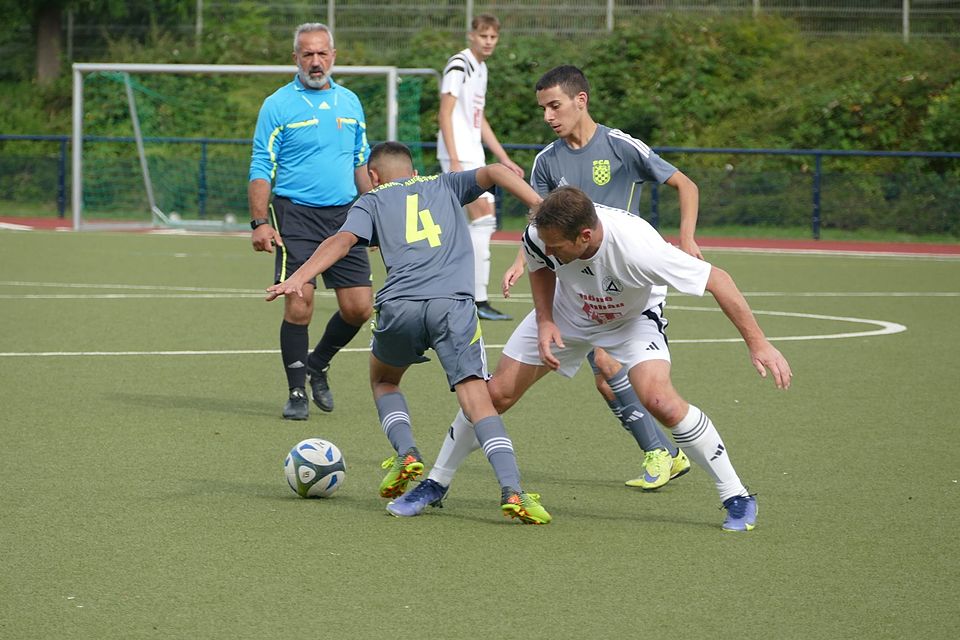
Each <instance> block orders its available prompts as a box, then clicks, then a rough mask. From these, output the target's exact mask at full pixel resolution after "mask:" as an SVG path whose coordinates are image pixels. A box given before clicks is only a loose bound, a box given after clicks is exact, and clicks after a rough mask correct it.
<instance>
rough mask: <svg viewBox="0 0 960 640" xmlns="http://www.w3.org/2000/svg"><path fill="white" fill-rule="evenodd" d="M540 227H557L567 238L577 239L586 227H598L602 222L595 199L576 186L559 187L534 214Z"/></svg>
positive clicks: (536, 225)
mask: <svg viewBox="0 0 960 640" xmlns="http://www.w3.org/2000/svg"><path fill="white" fill-rule="evenodd" d="M532 221H533V225H534V226H535V227H537V228H538V229H543V228H550V229H556V230H557V231H559V232H560V235H561V236H562V237H563V238H564V239H566V240H575V239H576V238H577V236H579V235H580V232H581V231H583V230H584V229H596V228H597V225H598V224H599V222H600V219H599V218H598V217H597V209H596V207H594V206H593V201H592V200H590V198H589V197H587V194H585V193H584V192H583V191H581V190H580V189H577V188H576V187H569V186H567V187H559V188H557V189H554V190H553V191H551V192H550V193H549V194H547V197H546V198H544V199H543V202H541V203H540V204H539V205H538V206H537V209H536V211H535V212H534V214H533V219H532Z"/></svg>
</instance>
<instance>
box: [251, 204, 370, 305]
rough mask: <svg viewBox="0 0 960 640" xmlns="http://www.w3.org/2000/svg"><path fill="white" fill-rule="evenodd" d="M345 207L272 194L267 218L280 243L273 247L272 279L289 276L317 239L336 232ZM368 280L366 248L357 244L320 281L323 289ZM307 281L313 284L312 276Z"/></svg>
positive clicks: (367, 283) (364, 284)
mask: <svg viewBox="0 0 960 640" xmlns="http://www.w3.org/2000/svg"><path fill="white" fill-rule="evenodd" d="M349 210H350V205H349V204H345V205H339V206H335V207H308V206H306V205H301V204H295V203H294V202H292V201H290V200H289V199H287V198H283V197H280V196H275V197H274V198H273V202H271V203H270V217H271V220H270V221H271V223H272V224H273V228H274V229H276V230H277V231H279V232H280V237H281V238H283V246H282V247H277V254H276V261H275V267H274V274H273V279H274V282H276V283H279V282H283V281H284V280H286V279H287V278H289V277H290V276H291V275H292V274H293V272H294V271H296V270H297V269H299V268H300V266H301V265H302V264H303V263H304V262H306V261H307V260H309V259H310V256H312V255H313V252H314V251H316V250H317V247H319V246H320V243H321V242H323V241H324V240H326V239H327V238H329V237H330V236H332V235H335V234H336V233H337V232H338V231H340V227H342V226H343V223H344V221H345V220H346V219H347V211H349ZM372 279H373V276H372V275H371V273H370V260H369V259H368V257H367V248H366V247H363V246H360V245H357V246H354V247H353V248H352V249H351V250H350V253H348V254H347V255H346V256H344V257H343V258H341V259H340V260H339V261H338V262H336V263H335V264H334V265H333V266H332V267H330V268H329V269H327V271H325V272H324V273H323V284H324V286H325V287H326V288H327V289H343V288H347V287H369V286H371V284H372V283H371V280H372ZM310 283H311V284H313V285H314V286H315V287H316V285H317V280H316V278H312V279H311V280H310Z"/></svg>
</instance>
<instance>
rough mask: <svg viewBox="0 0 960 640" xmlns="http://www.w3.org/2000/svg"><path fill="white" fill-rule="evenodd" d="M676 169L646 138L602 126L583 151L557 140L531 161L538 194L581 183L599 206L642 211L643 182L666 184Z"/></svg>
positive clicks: (533, 181) (531, 173)
mask: <svg viewBox="0 0 960 640" xmlns="http://www.w3.org/2000/svg"><path fill="white" fill-rule="evenodd" d="M676 171H677V168H676V167H674V166H673V165H672V164H670V163H669V162H667V161H666V160H664V159H663V158H661V157H660V156H658V155H657V154H656V153H654V152H653V150H652V149H651V148H650V147H648V146H647V145H646V144H644V143H643V142H642V141H640V140H637V139H636V138H633V137H631V136H629V135H627V134H626V133H624V132H622V131H620V130H618V129H611V128H610V127H606V126H604V125H602V124H600V125H597V130H596V132H595V133H594V134H593V137H592V138H591V139H590V142H588V143H587V144H586V146H584V147H582V148H580V149H571V148H570V146H569V145H568V144H567V143H566V142H564V141H563V140H554V141H553V142H552V143H551V144H550V145H549V146H547V147H546V148H545V149H544V150H543V151H541V152H540V153H539V154H538V155H537V157H536V159H535V160H534V161H533V171H531V172H530V186H532V187H533V189H534V191H536V192H537V193H539V194H540V195H546V194H547V193H549V192H550V191H553V190H554V189H556V188H557V187H562V186H567V185H569V186H572V187H577V188H578V189H580V190H582V191H583V192H584V193H586V194H587V196H589V197H590V199H591V200H593V201H594V202H596V203H598V204H605V205H607V206H608V207H616V208H618V209H623V210H625V211H629V212H630V213H633V214H639V213H640V189H641V187H642V185H643V183H644V182H650V181H654V182H658V183H663V182H666V181H667V180H668V179H669V178H670V176H672V175H673V174H674V173H676Z"/></svg>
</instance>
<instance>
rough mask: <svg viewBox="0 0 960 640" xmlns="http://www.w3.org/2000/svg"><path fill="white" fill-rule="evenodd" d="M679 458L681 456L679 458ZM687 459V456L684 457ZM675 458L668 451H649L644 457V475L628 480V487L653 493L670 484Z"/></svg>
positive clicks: (688, 466)
mask: <svg viewBox="0 0 960 640" xmlns="http://www.w3.org/2000/svg"><path fill="white" fill-rule="evenodd" d="M678 457H679V456H678ZM684 459H686V456H684ZM672 466H673V458H672V457H671V456H670V452H668V451H667V450H666V449H655V450H653V451H647V453H646V454H645V455H644V456H643V468H642V469H643V473H642V474H641V475H640V477H639V478H634V479H633V480H627V481H626V483H624V484H626V485H627V486H628V487H640V488H641V489H643V490H644V491H653V490H654V489H659V488H660V487H662V486H663V485H665V484H667V483H668V482H670V478H672V477H673V476H672V474H671V470H672ZM687 468H688V469H689V468H690V462H689V461H687Z"/></svg>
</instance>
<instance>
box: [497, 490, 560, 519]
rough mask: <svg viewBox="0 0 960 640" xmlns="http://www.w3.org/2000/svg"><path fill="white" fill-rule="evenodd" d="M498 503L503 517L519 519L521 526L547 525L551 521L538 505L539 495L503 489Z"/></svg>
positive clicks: (548, 515) (545, 511) (541, 506)
mask: <svg viewBox="0 0 960 640" xmlns="http://www.w3.org/2000/svg"><path fill="white" fill-rule="evenodd" d="M500 502H501V504H500V510H501V511H503V515H505V516H509V517H511V518H519V519H520V522H522V523H523V524H547V523H548V522H550V521H551V520H553V518H552V517H551V516H550V514H549V513H547V510H546V509H544V508H543V505H541V504H540V494H539V493H526V492H523V491H517V490H516V489H513V488H510V487H505V488H504V489H503V495H502V498H501V500H500Z"/></svg>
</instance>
